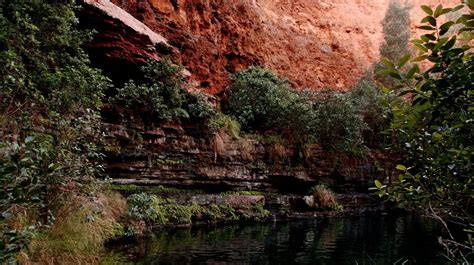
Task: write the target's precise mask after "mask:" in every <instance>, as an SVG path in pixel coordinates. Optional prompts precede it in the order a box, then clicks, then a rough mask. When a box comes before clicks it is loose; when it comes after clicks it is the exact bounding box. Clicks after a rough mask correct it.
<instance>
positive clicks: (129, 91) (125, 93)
mask: <svg viewBox="0 0 474 265" xmlns="http://www.w3.org/2000/svg"><path fill="white" fill-rule="evenodd" d="M181 71H182V67H180V66H177V65H175V64H173V63H172V62H171V61H170V60H168V59H163V60H161V61H156V60H151V61H149V62H148V64H147V65H145V66H143V67H142V72H143V74H144V78H143V79H141V80H140V81H136V80H130V81H129V82H127V83H126V84H125V85H124V87H122V88H119V89H117V94H116V95H115V96H114V97H112V98H111V99H110V102H111V103H115V104H119V105H123V106H125V107H127V108H130V109H132V110H134V111H138V112H145V113H148V114H152V115H153V117H154V118H156V119H157V120H164V121H172V120H176V119H179V118H190V117H192V118H196V119H205V118H209V117H210V116H212V114H213V113H214V110H213V108H212V107H211V106H210V105H209V104H208V103H207V101H206V99H205V98H204V96H203V95H201V94H199V93H197V92H195V93H189V92H187V91H186V90H185V89H184V80H183V78H182V77H181Z"/></svg>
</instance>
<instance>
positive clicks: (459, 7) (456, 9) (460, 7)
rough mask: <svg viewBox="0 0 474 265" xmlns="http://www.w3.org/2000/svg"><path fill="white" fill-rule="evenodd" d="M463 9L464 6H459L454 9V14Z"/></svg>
mask: <svg viewBox="0 0 474 265" xmlns="http://www.w3.org/2000/svg"><path fill="white" fill-rule="evenodd" d="M463 7H464V5H458V6H456V7H454V8H453V10H452V12H456V11H458V10H460V9H462V8H463Z"/></svg>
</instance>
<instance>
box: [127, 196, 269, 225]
mask: <svg viewBox="0 0 474 265" xmlns="http://www.w3.org/2000/svg"><path fill="white" fill-rule="evenodd" d="M224 196H225V195H224ZM127 201H128V207H129V210H128V215H129V216H130V217H131V218H132V219H135V220H141V221H145V222H146V223H147V224H148V225H149V226H153V225H170V224H191V223H193V222H196V221H201V222H222V221H225V222H227V221H239V220H242V221H245V220H254V221H261V220H263V219H265V218H267V217H268V216H269V215H270V212H269V211H268V210H266V209H265V208H264V205H263V204H257V205H249V206H231V205H228V204H215V203H213V204H210V205H203V206H200V205H197V204H195V203H192V204H178V203H177V202H176V201H174V200H172V199H164V198H161V197H158V196H156V195H152V194H148V193H139V194H133V195H131V196H129V197H128V199H127ZM131 228H132V229H133V227H131Z"/></svg>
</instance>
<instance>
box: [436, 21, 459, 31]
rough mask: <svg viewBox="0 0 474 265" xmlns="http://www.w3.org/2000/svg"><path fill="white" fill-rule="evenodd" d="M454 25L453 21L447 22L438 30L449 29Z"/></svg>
mask: <svg viewBox="0 0 474 265" xmlns="http://www.w3.org/2000/svg"><path fill="white" fill-rule="evenodd" d="M454 24H455V23H454V22H453V21H448V22H446V23H444V24H443V25H441V26H440V27H439V28H440V29H449V28H450V27H451V26H452V25H454Z"/></svg>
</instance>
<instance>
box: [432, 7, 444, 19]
mask: <svg viewBox="0 0 474 265" xmlns="http://www.w3.org/2000/svg"><path fill="white" fill-rule="evenodd" d="M442 11H443V5H438V6H437V7H436V10H435V11H434V14H433V15H434V17H439V16H440V15H441V12H442Z"/></svg>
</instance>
